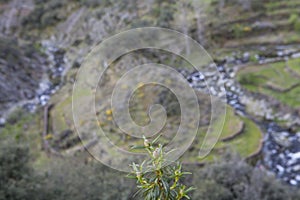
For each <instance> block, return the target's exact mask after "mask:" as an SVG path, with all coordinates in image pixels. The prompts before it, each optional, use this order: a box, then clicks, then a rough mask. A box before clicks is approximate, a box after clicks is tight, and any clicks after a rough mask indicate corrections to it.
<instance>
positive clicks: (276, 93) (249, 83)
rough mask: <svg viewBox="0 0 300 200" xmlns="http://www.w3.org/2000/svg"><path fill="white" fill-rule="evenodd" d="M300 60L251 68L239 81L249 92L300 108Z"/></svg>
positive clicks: (244, 70) (246, 70) (243, 71)
mask: <svg viewBox="0 0 300 200" xmlns="http://www.w3.org/2000/svg"><path fill="white" fill-rule="evenodd" d="M299 69H300V59H299V58H297V59H292V60H289V61H287V62H285V61H282V62H277V63H271V64H266V65H255V66H249V67H246V68H244V69H242V70H240V71H239V73H238V76H237V80H238V81H239V82H240V83H241V84H242V85H243V86H244V87H245V88H246V89H247V90H249V91H251V92H255V93H260V94H264V95H269V96H272V97H273V98H275V99H277V100H279V101H280V102H282V103H283V104H285V105H288V106H290V107H293V108H299V107H300V73H299V72H300V70H299Z"/></svg>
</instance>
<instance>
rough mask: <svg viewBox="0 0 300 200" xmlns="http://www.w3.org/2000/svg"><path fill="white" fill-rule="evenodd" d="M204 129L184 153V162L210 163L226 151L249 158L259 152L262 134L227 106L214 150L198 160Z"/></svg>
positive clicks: (252, 123) (255, 126) (257, 128)
mask: <svg viewBox="0 0 300 200" xmlns="http://www.w3.org/2000/svg"><path fill="white" fill-rule="evenodd" d="M205 131H206V129H205V128H204V129H200V131H199V134H198V135H199V136H198V137H197V138H196V140H195V142H194V144H193V146H192V148H190V151H189V152H187V153H185V155H184V157H185V159H184V161H186V162H195V160H196V161H198V162H201V163H202V162H211V161H213V160H215V159H218V158H219V157H220V156H222V155H223V153H225V152H226V150H227V149H231V150H233V151H237V152H238V153H239V154H240V155H241V156H243V157H249V156H251V155H252V154H255V153H256V152H257V151H259V150H260V147H261V146H260V145H261V140H262V132H261V130H260V128H259V127H258V126H257V125H256V124H255V123H254V122H252V121H251V120H249V119H246V118H241V117H238V116H237V115H235V113H234V110H233V109H232V108H231V107H229V106H228V108H227V113H226V117H225V123H224V129H223V131H222V133H221V136H220V139H219V140H218V142H217V144H216V145H215V147H214V149H213V150H212V151H211V152H210V154H209V155H208V156H207V157H205V158H204V159H200V160H199V159H198V158H197V157H198V155H199V151H200V147H201V143H202V141H203V137H204V135H205Z"/></svg>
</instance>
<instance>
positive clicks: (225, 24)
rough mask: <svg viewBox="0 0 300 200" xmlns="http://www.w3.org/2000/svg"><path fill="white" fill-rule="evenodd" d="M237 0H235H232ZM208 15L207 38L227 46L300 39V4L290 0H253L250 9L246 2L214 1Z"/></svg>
mask: <svg viewBox="0 0 300 200" xmlns="http://www.w3.org/2000/svg"><path fill="white" fill-rule="evenodd" d="M232 2H234V1H232ZM211 5H212V6H211V7H212V8H211V9H210V11H209V12H208V16H210V17H208V18H207V27H208V30H209V31H208V32H207V37H210V38H211V41H212V43H214V44H216V45H218V46H219V45H220V44H221V46H223V47H226V48H233V47H241V48H244V47H247V46H254V45H255V46H256V45H262V44H266V45H269V44H291V43H299V42H300V18H299V15H300V9H299V8H300V3H299V1H297V0H287V1H282V0H278V1H269V0H262V1H252V5H251V6H250V7H249V8H245V7H243V5H242V3H239V2H236V3H224V5H223V6H221V5H220V3H219V1H212V2H211Z"/></svg>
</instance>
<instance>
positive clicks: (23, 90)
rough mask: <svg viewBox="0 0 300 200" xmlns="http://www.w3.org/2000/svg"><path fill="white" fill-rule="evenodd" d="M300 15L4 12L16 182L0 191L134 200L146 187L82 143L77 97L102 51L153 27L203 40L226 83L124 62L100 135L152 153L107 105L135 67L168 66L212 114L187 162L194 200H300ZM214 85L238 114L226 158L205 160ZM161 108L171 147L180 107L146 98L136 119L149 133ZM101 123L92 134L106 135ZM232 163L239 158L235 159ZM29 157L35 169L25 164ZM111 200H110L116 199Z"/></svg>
mask: <svg viewBox="0 0 300 200" xmlns="http://www.w3.org/2000/svg"><path fill="white" fill-rule="evenodd" d="M299 8H300V2H299V1H298V0H198V1H175V0H163V1H162V0H146V1H133V0H123V1H112V0H78V1H75V0H44V1H42V0H0V80H1V81H0V137H1V143H2V144H1V146H0V147H1V149H3V153H2V151H1V153H2V154H1V155H0V157H1V158H0V159H1V164H0V167H1V169H2V168H3V169H5V170H6V171H4V172H3V173H1V174H0V176H1V182H3V183H4V182H5V183H6V182H7V184H2V183H0V185H6V186H5V187H4V186H0V199H76V198H77V199H86V198H87V199H131V196H132V193H133V192H134V191H133V190H134V189H133V185H134V183H133V182H130V181H127V180H126V179H125V178H124V179H123V178H120V177H122V176H123V174H121V173H117V172H115V171H113V170H111V169H108V168H107V167H104V166H103V165H102V164H99V163H97V161H96V160H95V159H94V158H93V157H92V156H91V155H89V154H88V153H86V151H85V150H86V149H85V147H86V146H89V147H90V146H93V145H94V144H95V140H94V138H84V139H83V140H81V139H80V138H79V137H78V135H77V133H76V129H75V126H74V124H73V116H72V90H73V84H74V83H75V81H76V73H77V72H78V69H79V68H80V66H81V64H82V62H83V60H84V58H85V56H86V55H87V54H88V53H89V52H90V51H91V49H92V48H93V47H94V46H95V45H97V44H99V43H101V42H102V41H103V40H105V39H107V38H109V37H110V36H112V35H114V34H117V33H120V32H122V31H124V30H129V29H132V28H140V27H150V26H151V27H156V26H157V27H163V28H169V29H172V30H176V31H179V32H181V33H184V34H186V35H188V36H190V37H191V38H193V39H194V40H196V41H197V42H198V43H200V44H201V45H203V47H204V48H205V49H206V50H207V52H208V53H209V54H210V56H211V57H212V59H213V61H214V62H215V63H216V66H217V70H218V73H201V72H197V71H195V70H194V69H192V68H191V67H190V66H189V63H187V62H186V61H185V60H184V59H182V58H179V57H178V56H175V55H172V54H170V53H167V52H164V51H160V50H152V49H145V50H139V51H136V52H132V53H130V54H127V55H124V56H122V57H121V58H119V59H118V60H116V61H114V63H113V64H112V65H111V66H110V67H109V68H108V69H107V71H106V72H105V80H104V81H103V82H101V83H99V87H100V86H101V87H102V88H104V89H103V90H102V91H96V92H95V96H96V101H97V106H96V113H97V117H98V120H99V125H100V126H101V127H102V128H103V130H105V131H106V132H107V133H108V136H109V139H110V140H111V141H113V142H114V143H115V144H117V145H118V146H120V147H122V148H123V149H125V150H129V147H130V146H131V145H133V144H136V143H140V141H139V140H138V139H136V138H131V137H130V136H127V135H126V136H125V134H124V133H123V131H121V130H120V129H119V127H118V126H117V124H115V122H114V121H113V119H112V114H111V112H112V110H111V107H110V102H108V101H107V100H106V99H107V97H108V96H109V95H110V92H111V90H112V88H113V86H114V84H115V83H116V82H117V80H118V79H119V78H120V77H121V76H122V75H123V74H124V73H125V72H126V71H128V70H129V69H130V68H131V67H132V66H137V65H141V64H145V63H149V62H153V63H160V64H165V65H168V66H171V67H173V68H174V69H175V70H177V71H178V72H180V73H181V74H182V75H183V76H184V77H185V78H186V79H187V81H188V82H189V84H190V85H191V86H192V87H193V88H194V89H195V92H196V95H197V97H198V99H199V103H200V104H199V105H200V110H201V118H200V123H199V132H198V134H197V137H196V138H195V140H194V142H193V144H192V146H191V147H190V148H189V149H188V151H187V152H186V153H185V154H184V155H183V156H182V158H181V161H182V162H183V163H184V166H185V167H186V168H188V169H192V170H191V171H193V173H194V174H195V176H193V177H192V178H191V179H187V180H186V181H187V182H189V181H191V182H192V183H193V184H195V185H196V187H197V188H199V190H197V191H195V192H194V193H193V195H194V196H193V198H192V199H247V200H248V199H249V200H250V199H295V200H296V199H299V198H300V196H299V193H297V192H298V191H297V189H296V188H298V187H299V186H300V156H299V155H300V154H299V153H300V9H299ZM164 42H165V43H166V44H174V43H176V41H173V40H167V39H166V40H165V41H164ZM115 48H118V47H115ZM192 53H193V52H190V54H192ZM87 78H88V77H87ZM205 81H207V82H209V83H211V84H214V86H216V87H217V88H218V87H220V86H222V85H225V89H226V94H225V95H226V97H227V106H226V108H227V113H226V114H225V115H224V116H223V117H225V122H224V127H223V130H222V133H221V136H220V139H219V140H218V142H217V144H216V146H215V148H214V149H213V151H212V152H211V153H210V154H209V155H208V156H207V157H206V158H204V159H201V158H199V151H200V150H201V144H202V142H203V138H204V134H205V132H206V131H207V129H208V127H209V120H210V117H211V103H210V97H209V93H208V92H207V89H206V87H207V85H206V84H205ZM85 94H86V93H85V91H82V95H85ZM213 95H214V96H218V95H219V93H218V92H217V91H215V94H213ZM153 104H161V105H163V106H164V107H165V108H166V111H167V116H168V120H167V126H166V127H165V128H164V129H163V130H162V131H161V134H162V135H163V137H162V138H161V140H160V142H161V143H163V144H167V143H168V141H169V140H170V139H171V138H172V137H173V136H174V135H173V134H174V133H175V132H176V131H177V129H178V126H179V122H180V114H181V113H180V109H179V105H178V101H177V100H176V96H175V95H174V94H172V93H171V92H170V91H169V90H166V89H164V88H163V89H162V88H158V87H140V88H139V89H138V90H137V91H136V92H135V93H134V95H133V96H132V99H131V101H130V105H131V108H133V109H132V111H131V115H132V118H133V119H134V120H135V121H136V122H137V123H138V124H141V125H145V124H147V123H149V118H148V115H147V108H148V107H149V106H150V105H153ZM90 123H91V122H89V121H82V122H81V126H83V127H86V132H87V133H94V132H95V130H94V128H93V127H92V126H90ZM219 125H220V124H216V126H219ZM215 128H216V127H215ZM83 144H84V145H85V146H84V145H83ZM6 148H7V150H6ZM19 149H21V150H19ZM4 150H5V151H4ZM20 151H21V152H23V151H24V152H27V151H28V153H26V155H23V153H20ZM228 152H234V153H233V154H235V153H237V154H238V155H239V156H232V155H231V156H229V157H230V158H227V156H228ZM231 154H232V153H231ZM8 155H11V156H8ZM20 157H25V158H24V159H25V160H20V162H21V163H18V162H17V161H19V158H20ZM107 159H110V158H107ZM70 160H73V161H70ZM15 162H16V163H17V166H14V165H13V166H12V165H10V164H11V163H15ZM236 163H238V164H236ZM200 166H201V167H200ZM23 170H24V171H23ZM0 171H2V170H0ZM15 171H17V172H18V173H19V174H18V173H17V175H15V174H14V172H15ZM19 171H20V172H19ZM81 171H85V172H86V173H84V175H83V176H85V175H86V176H85V177H83V176H81V175H80V173H81ZM99 171H101V173H103V175H99V174H101V173H100V172H99ZM97 173H99V174H98V175H97V176H96V177H94V174H97ZM239 173H240V174H239ZM237 174H239V176H237ZM2 176H3V180H4V181H2ZM124 176H125V175H124ZM29 177H33V178H32V179H31V178H29ZM116 177H117V179H116ZM236 177H241V178H240V179H239V180H237V179H236ZM259 177H263V178H262V180H259ZM118 178H120V182H121V183H119V182H118V181H116V180H119V179H118ZM107 179H109V181H107ZM202 179H205V181H204V182H202V181H201V180H202ZM98 180H100V181H99V182H98ZM110 180H111V181H112V182H110ZM27 183H28V185H27ZM60 184H61V185H62V186H61V188H59V187H58V185H60ZM26 185H27V186H26ZM131 187H132V188H131ZM24 188H25V189H24ZM98 188H99V189H98ZM112 188H115V189H116V188H117V189H116V190H118V192H116V190H112ZM262 188H263V189H262ZM39 190H41V191H42V193H44V194H45V195H41V194H39V192H37V191H39ZM111 190H112V191H111ZM26 191H31V192H32V194H33V195H32V196H30V195H29V196H28V194H29V193H28V192H26ZM78 191H85V192H83V193H81V194H79V192H78ZM103 191H110V192H108V194H107V195H106V196H104V195H103V194H102V193H103ZM16 194H18V195H20V196H16ZM1 195H2V196H1ZM75 196H76V198H75Z"/></svg>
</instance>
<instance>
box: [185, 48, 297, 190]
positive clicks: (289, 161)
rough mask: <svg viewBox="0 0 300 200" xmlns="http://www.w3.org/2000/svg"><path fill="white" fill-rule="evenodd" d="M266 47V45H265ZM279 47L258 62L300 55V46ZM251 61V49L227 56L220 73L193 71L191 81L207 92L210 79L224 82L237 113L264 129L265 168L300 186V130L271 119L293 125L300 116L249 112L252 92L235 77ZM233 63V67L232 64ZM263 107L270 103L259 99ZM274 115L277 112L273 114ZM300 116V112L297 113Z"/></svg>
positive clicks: (212, 91) (229, 99)
mask: <svg viewBox="0 0 300 200" xmlns="http://www.w3.org/2000/svg"><path fill="white" fill-rule="evenodd" d="M262 49H264V48H262ZM275 49H276V56H275V57H274V56H272V57H268V56H266V55H263V56H262V55H256V58H257V59H258V63H260V64H263V63H270V62H275V61H280V60H288V59H290V58H297V57H298V56H299V49H300V48H299V46H296V47H295V46H278V47H276V48H275ZM249 62H250V59H249V53H247V52H246V53H244V54H242V57H236V56H235V55H234V54H233V56H232V57H227V58H226V59H225V60H224V61H222V62H221V64H217V66H216V68H217V70H218V71H219V73H217V72H216V73H214V74H210V73H201V72H194V73H192V74H190V75H188V76H187V80H188V81H189V82H190V85H191V86H192V87H194V88H196V89H198V90H201V91H203V92H207V93H208V89H207V87H206V85H207V82H209V85H210V84H216V87H217V88H218V87H219V88H220V87H222V85H223V84H224V85H225V88H226V97H227V104H228V105H230V106H231V107H233V108H234V109H235V112H236V114H237V115H240V116H245V117H248V118H250V119H252V120H253V121H254V122H256V123H257V124H258V125H259V126H260V127H261V129H262V130H263V131H264V135H265V136H264V142H263V144H264V145H263V148H262V152H261V153H262V158H263V160H262V163H263V165H264V167H265V168H267V169H268V170H270V171H272V172H274V173H275V174H276V176H277V177H278V178H280V179H282V180H284V181H285V182H287V183H289V184H291V185H294V186H300V132H292V131H291V130H288V128H283V127H280V126H279V125H278V124H276V122H272V120H274V119H275V118H280V117H281V118H284V119H285V120H287V121H289V122H288V124H289V125H290V126H293V125H297V126H298V125H299V118H297V119H295V118H293V117H291V114H290V115H288V114H287V113H276V114H272V109H271V108H269V110H271V111H270V112H268V111H266V110H265V112H264V110H255V112H257V114H258V115H261V113H262V112H263V114H262V115H263V116H264V118H262V119H261V120H257V119H256V118H255V116H252V115H251V114H249V113H247V109H246V106H245V104H243V102H247V99H248V98H253V97H252V96H249V95H250V94H249V93H248V92H245V91H244V89H243V88H242V87H241V86H240V84H239V83H237V81H236V80H235V79H234V78H235V75H236V72H237V71H238V70H239V69H240V68H242V67H245V66H246V65H247V64H248V63H249ZM230 66H231V67H230ZM299 67H300V66H299ZM210 94H211V95H215V96H219V95H222V93H219V92H214V90H210ZM261 102H263V103H264V104H263V105H261V108H262V109H266V108H268V103H267V102H265V101H260V103H261ZM274 115H275V116H274ZM298 117H299V116H298Z"/></svg>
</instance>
